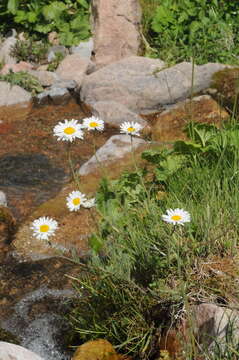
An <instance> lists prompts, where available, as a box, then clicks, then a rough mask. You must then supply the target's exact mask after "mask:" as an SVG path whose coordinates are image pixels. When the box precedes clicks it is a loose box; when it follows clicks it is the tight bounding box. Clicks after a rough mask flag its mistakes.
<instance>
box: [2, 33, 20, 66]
mask: <svg viewBox="0 0 239 360" xmlns="http://www.w3.org/2000/svg"><path fill="white" fill-rule="evenodd" d="M16 42H17V39H16V38H15V36H10V37H9V38H7V39H6V40H5V41H4V42H3V43H2V44H1V48H0V62H1V63H4V64H11V65H12V64H16V63H17V60H16V59H15V58H14V57H12V56H11V55H10V52H11V49H12V47H13V46H14V45H15V44H16Z"/></svg>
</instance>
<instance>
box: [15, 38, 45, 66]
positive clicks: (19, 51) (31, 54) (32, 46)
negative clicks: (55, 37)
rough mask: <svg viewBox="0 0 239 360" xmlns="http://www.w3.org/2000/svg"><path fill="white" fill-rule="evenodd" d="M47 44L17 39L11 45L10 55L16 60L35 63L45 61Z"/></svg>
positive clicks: (30, 39)
mask: <svg viewBox="0 0 239 360" xmlns="http://www.w3.org/2000/svg"><path fill="white" fill-rule="evenodd" d="M48 49H49V44H47V43H45V42H41V41H36V40H33V39H32V38H29V39H26V40H17V41H16V43H15V45H13V46H12V48H11V52H10V55H11V56H13V57H14V58H16V59H17V61H29V62H33V63H36V64H39V63H46V62H47V51H48Z"/></svg>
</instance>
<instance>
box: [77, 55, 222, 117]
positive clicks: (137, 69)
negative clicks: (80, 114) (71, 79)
mask: <svg viewBox="0 0 239 360" xmlns="http://www.w3.org/2000/svg"><path fill="white" fill-rule="evenodd" d="M223 68H225V65H222V64H211V63H209V64H206V65H200V66H195V68H194V78H193V81H192V64H191V63H187V62H182V63H180V64H177V65H175V66H172V67H170V68H165V64H164V62H162V61H161V60H155V59H149V58H144V57H139V56H131V57H129V58H126V59H123V60H120V61H117V62H115V63H113V64H110V65H108V66H105V67H104V68H102V69H100V70H98V71H96V72H94V73H92V74H90V75H88V76H86V77H85V79H84V81H83V84H82V87H81V91H80V96H81V99H82V100H83V101H84V102H85V103H87V104H90V105H93V104H95V103H96V102H98V101H112V100H113V101H116V102H118V103H120V104H122V105H124V106H126V107H127V108H128V109H130V110H131V111H135V112H136V113H147V112H153V111H158V110H159V109H160V108H162V107H163V106H164V105H165V104H174V103H176V102H177V101H179V100H184V99H186V98H187V97H188V96H189V95H191V94H192V93H197V92H200V91H201V90H203V89H205V88H207V87H208V86H209V85H210V82H211V78H212V75H213V74H214V73H215V72H217V71H219V70H221V69H223Z"/></svg>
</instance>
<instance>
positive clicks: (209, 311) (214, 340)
mask: <svg viewBox="0 0 239 360" xmlns="http://www.w3.org/2000/svg"><path fill="white" fill-rule="evenodd" d="M191 316H192V319H191V320H192V321H190V324H193V325H194V333H195V335H196V338H197V341H198V343H199V344H200V345H201V346H202V348H204V349H210V350H211V351H213V348H214V347H215V346H216V345H217V344H219V345H220V346H221V347H222V348H225V347H226V346H227V345H226V344H227V342H228V339H229V336H230V341H231V345H232V344H233V343H234V344H238V342H239V313H238V311H236V310H231V309H228V308H223V307H220V306H218V305H216V304H207V303H205V304H200V305H195V306H193V307H192V312H191Z"/></svg>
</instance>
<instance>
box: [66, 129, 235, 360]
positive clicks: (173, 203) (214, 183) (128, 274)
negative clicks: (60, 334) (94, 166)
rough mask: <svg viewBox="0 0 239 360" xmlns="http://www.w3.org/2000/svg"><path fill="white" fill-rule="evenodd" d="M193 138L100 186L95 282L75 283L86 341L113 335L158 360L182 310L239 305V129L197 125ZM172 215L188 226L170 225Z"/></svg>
mask: <svg viewBox="0 0 239 360" xmlns="http://www.w3.org/2000/svg"><path fill="white" fill-rule="evenodd" d="M187 132H188V135H189V136H190V140H189V141H178V142H176V143H175V144H174V147H173V149H168V150H162V149H158V150H157V149H156V150H155V149H154V150H149V151H147V152H146V153H144V155H143V157H144V159H147V160H148V161H149V162H150V163H151V165H150V167H148V168H147V167H146V168H145V169H138V168H137V169H136V170H135V172H132V173H126V174H124V175H123V176H122V177H121V178H120V179H119V180H117V181H114V182H110V183H109V182H108V181H106V180H104V181H103V182H102V183H101V187H100V190H99V192H98V196H97V204H98V210H99V212H100V214H101V217H102V221H101V223H100V226H99V232H98V233H97V234H94V235H93V236H92V237H91V239H90V244H91V247H92V257H91V259H89V261H88V263H87V265H86V266H87V269H88V275H87V276H86V277H84V278H83V279H78V280H77V279H76V280H75V281H76V282H75V284H76V289H77V291H78V292H79V295H80V301H79V305H78V306H76V308H75V310H74V313H73V315H72V317H71V322H72V324H73V326H74V327H75V331H76V332H77V333H78V334H79V341H85V340H88V339H91V338H92V337H94V338H97V337H106V338H107V339H108V340H110V341H111V342H112V343H113V344H114V345H115V346H116V347H118V348H119V349H120V350H121V351H123V352H124V353H129V354H130V355H131V356H133V358H134V359H139V358H140V359H144V360H146V359H156V358H157V356H159V350H158V346H157V345H156V344H157V339H158V338H159V337H160V335H161V336H163V334H164V333H165V331H166V329H168V328H169V327H171V326H173V325H175V326H176V324H178V323H179V322H180V319H182V318H183V317H184V315H185V311H184V310H183V309H185V305H187V306H190V304H193V303H196V302H198V301H199V302H200V301H212V302H215V303H223V304H227V303H228V302H229V301H230V299H231V298H233V297H238V295H239V294H238V290H237V286H236V278H237V276H238V258H237V252H238V233H239V218H238V212H239V193H238V187H239V173H238V165H237V164H238V160H239V152H238V146H239V140H238V139H239V129H238V126H237V124H235V123H234V122H233V123H230V124H227V125H225V126H224V127H222V129H217V128H216V127H215V126H213V125H206V124H205V125H204V124H193V123H191V124H189V126H188V128H187ZM152 165H153V170H152ZM149 169H150V170H149ZM149 171H150V173H149ZM232 194H233V196H232ZM170 208H172V209H174V208H183V209H186V210H187V211H188V212H189V213H190V214H191V218H192V220H191V222H190V223H187V224H185V226H179V225H172V224H167V223H164V222H163V221H162V215H163V214H164V213H165V211H166V210H167V209H170ZM215 259H218V260H217V264H216V265H215ZM208 264H211V266H209V267H207V266H208ZM212 269H214V270H215V271H213V270H212ZM218 269H221V270H220V271H219V270H218ZM222 269H224V270H222ZM225 269H226V270H225ZM229 269H230V271H229ZM224 271H225V272H224ZM219 274H221V275H219ZM164 308H166V309H167V311H165V312H163V315H164V316H162V309H164ZM186 308H187V307H186ZM195 351H196V350H195ZM197 354H198V349H197ZM187 359H188V360H189V359H191V357H190V356H189V357H187Z"/></svg>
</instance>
